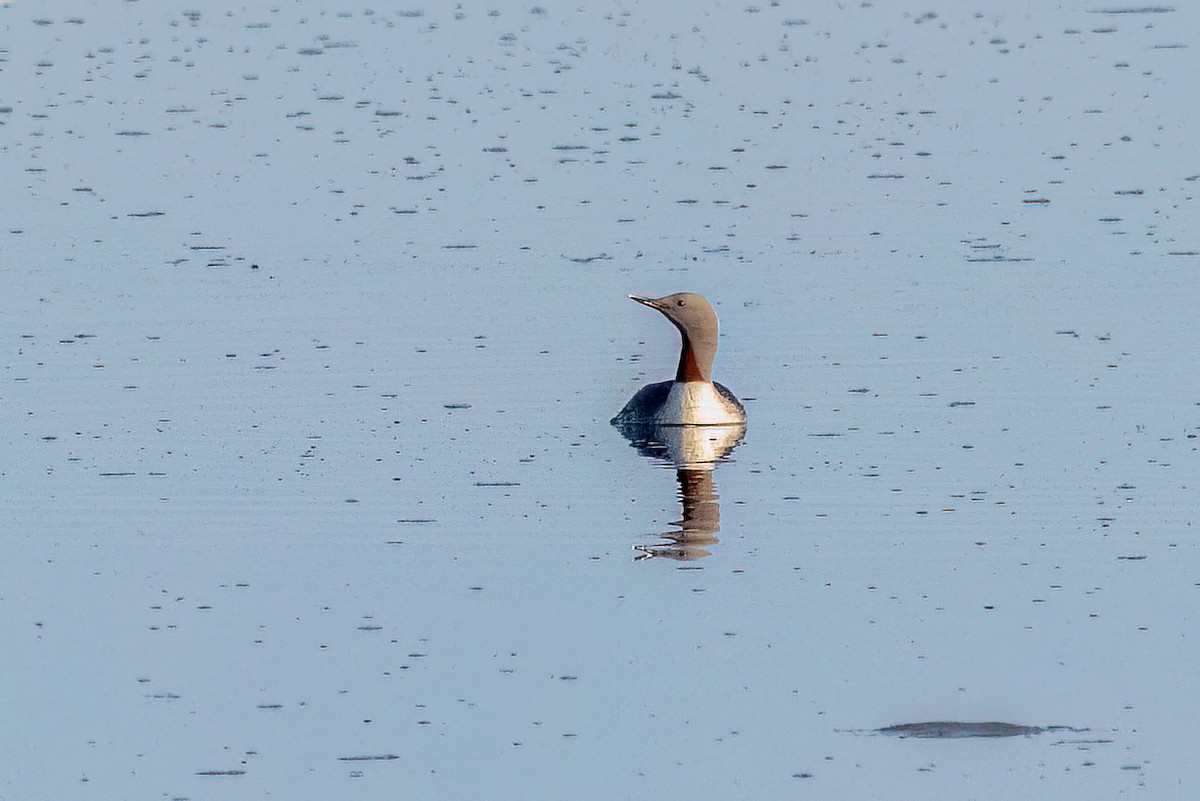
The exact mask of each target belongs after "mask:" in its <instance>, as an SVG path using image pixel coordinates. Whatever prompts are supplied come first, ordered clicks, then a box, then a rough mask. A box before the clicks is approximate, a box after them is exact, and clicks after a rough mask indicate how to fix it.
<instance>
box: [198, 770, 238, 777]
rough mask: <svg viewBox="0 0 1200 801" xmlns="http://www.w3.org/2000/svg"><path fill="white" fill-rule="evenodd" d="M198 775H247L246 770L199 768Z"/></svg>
mask: <svg viewBox="0 0 1200 801" xmlns="http://www.w3.org/2000/svg"><path fill="white" fill-rule="evenodd" d="M196 775H197V776H245V775H246V771H244V770H198V771H196Z"/></svg>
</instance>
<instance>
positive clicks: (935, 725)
mask: <svg viewBox="0 0 1200 801" xmlns="http://www.w3.org/2000/svg"><path fill="white" fill-rule="evenodd" d="M1048 731H1071V732H1085V731H1089V729H1076V728H1073V727H1071V726H1022V725H1020V724H1017V723H999V722H996V721H989V722H986V723H964V722H961V721H931V722H927V723H900V724H897V725H895V726H885V727H883V728H882V729H875V730H874V731H873V733H874V734H887V735H892V736H896V737H900V738H901V739H904V738H908V737H915V738H920V739H933V740H950V739H961V738H968V737H1029V736H1032V735H1034V734H1043V733H1045V732H1048Z"/></svg>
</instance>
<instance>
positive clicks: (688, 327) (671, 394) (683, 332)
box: [612, 292, 746, 426]
mask: <svg viewBox="0 0 1200 801" xmlns="http://www.w3.org/2000/svg"><path fill="white" fill-rule="evenodd" d="M629 298H630V300H636V301H637V302H638V303H641V304H642V305H644V306H649V307H650V308H652V309H657V310H658V311H660V312H662V313H663V315H664V316H665V317H666V318H667V319H668V320H670V321H671V322H672V323H674V324H675V327H676V328H678V329H679V334H680V336H681V337H682V338H683V346H682V348H681V350H680V353H679V369H677V370H676V371H675V380H674V381H663V382H661V383H658V384H647V385H646V386H644V387H642V388H641V389H640V390H638V393H637V394H636V395H634V396H633V397H632V398H631V399H630V401H629V403H627V404H625V408H624V409H622V410H621V411H620V413H619V414H617V416H616V417H614V418H613V419H612V423H613V425H616V426H624V425H648V426H722V425H737V424H739V423H745V422H746V410H745V409H744V408H742V404H741V403H739V402H738V399H737V398H736V397H734V394H733V393H732V392H730V391H729V390H728V389H726V388H725V387H723V386H721V385H720V384H718V383H717V382H716V381H713V380H712V365H713V357H714V356H716V355H717V313H716V312H714V311H713V308H712V306H710V305H709V303H708V299H707V298H705V297H704V296H703V295H697V294H696V293H694V292H680V293H678V294H675V295H667V296H666V297H665V298H658V299H657V300H655V299H653V298H643V297H641V296H639V295H630V296H629Z"/></svg>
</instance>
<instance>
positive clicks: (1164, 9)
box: [1088, 6, 1175, 14]
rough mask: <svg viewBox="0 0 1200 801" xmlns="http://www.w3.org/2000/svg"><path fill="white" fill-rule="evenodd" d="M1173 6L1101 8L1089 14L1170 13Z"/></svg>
mask: <svg viewBox="0 0 1200 801" xmlns="http://www.w3.org/2000/svg"><path fill="white" fill-rule="evenodd" d="M1174 10H1175V8H1174V7H1173V6H1141V7H1140V8H1101V9H1097V10H1095V11H1089V12H1088V13H1089V14H1170V13H1172V12H1173V11H1174Z"/></svg>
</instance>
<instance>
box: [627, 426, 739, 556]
mask: <svg viewBox="0 0 1200 801" xmlns="http://www.w3.org/2000/svg"><path fill="white" fill-rule="evenodd" d="M616 426H617V430H618V431H620V432H621V434H623V435H624V436H625V438H626V439H628V440H629V443H630V444H631V445H632V446H633V447H634V448H636V449H637V451H638V453H640V454H642V455H643V456H645V457H647V458H650V459H653V460H655V461H656V462H658V463H659V464H661V465H663V466H665V467H674V468H675V477H676V479H677V480H678V482H679V500H680V503H681V504H682V506H683V518H682V519H680V520H677V521H675V522H674V523H672V524H671V525H672V526H675V527H676V529H677V530H675V529H673V530H671V531H667V532H665V533H664V534H663V539H664V540H665V541H664V542H660V543H656V544H654V545H635V546H634V550H636V551H637V552H638V555H637V556H636V557H635V560H641V559H650V558H652V557H655V556H664V557H667V558H668V559H677V560H680V561H689V560H693V559H703V558H704V557H706V556H710V555H711V553H710V551H709V550H708V549H709V548H710V547H711V546H713V545H716V544H717V542H719V539H718V537H717V532H719V531H720V530H721V505H720V503H719V502H718V496H717V489H716V485H715V484H714V483H713V470H714V469H715V468H716V466H717V465H718V464H720V463H721V462H723V461H725V459H727V458H728V456H729V454H730V453H731V452H732V451H733V449H734V448H736V447H737V446H738V445H739V444H741V441H742V437H743V436H744V435H745V433H746V424H745V423H739V424H737V425H724V426H691V425H685V426H650V425H627V424H626V425H622V424H616Z"/></svg>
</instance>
